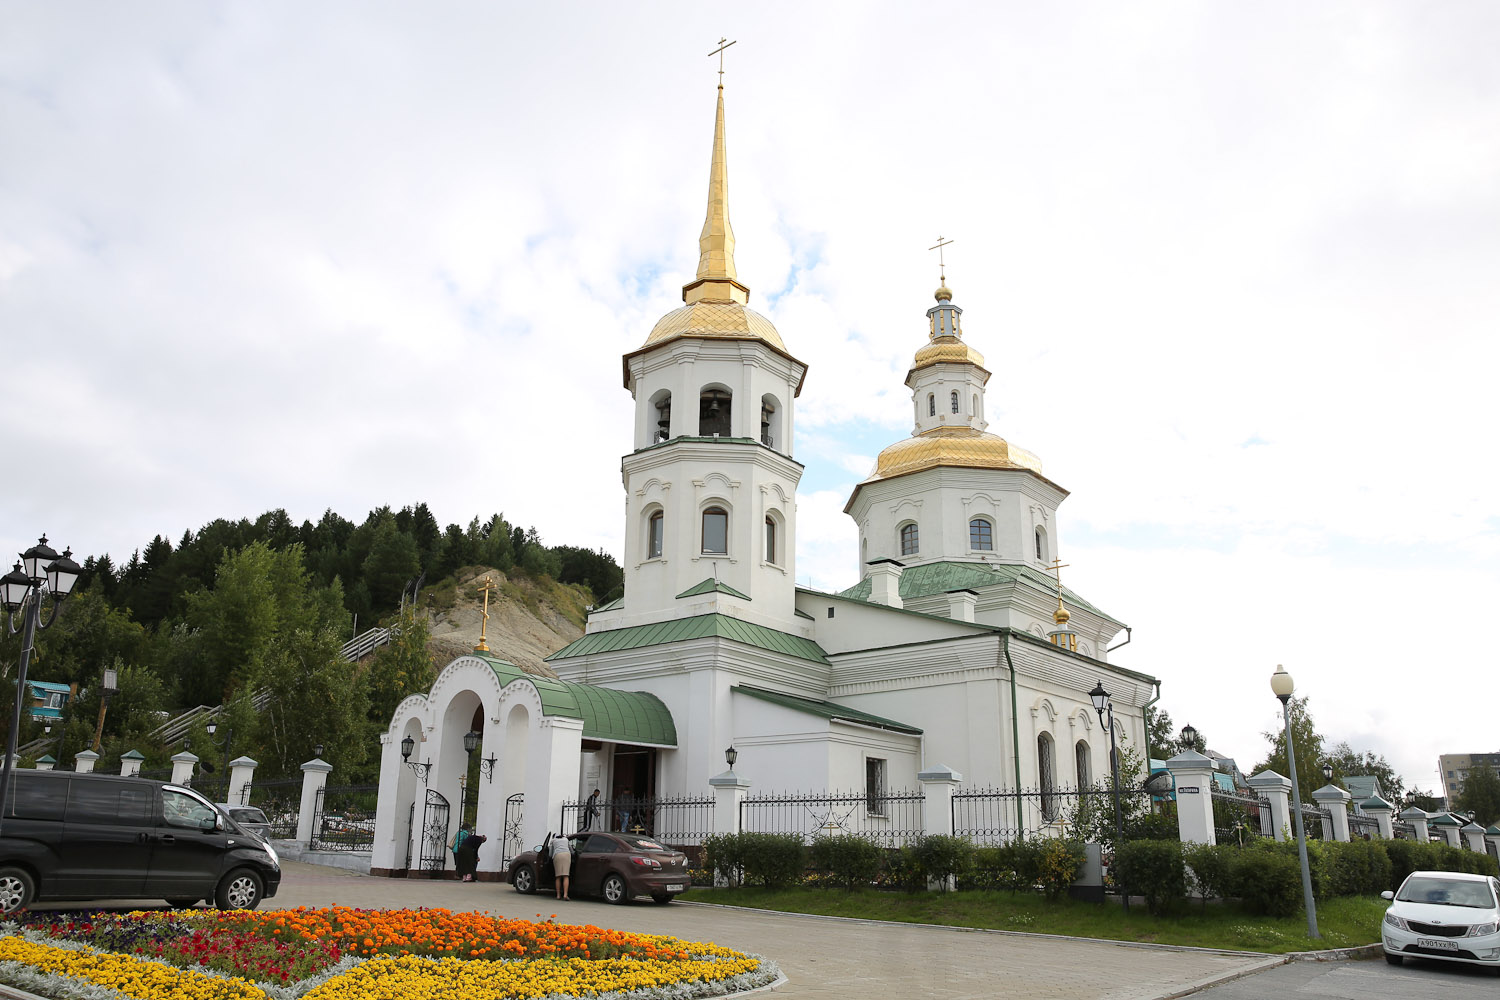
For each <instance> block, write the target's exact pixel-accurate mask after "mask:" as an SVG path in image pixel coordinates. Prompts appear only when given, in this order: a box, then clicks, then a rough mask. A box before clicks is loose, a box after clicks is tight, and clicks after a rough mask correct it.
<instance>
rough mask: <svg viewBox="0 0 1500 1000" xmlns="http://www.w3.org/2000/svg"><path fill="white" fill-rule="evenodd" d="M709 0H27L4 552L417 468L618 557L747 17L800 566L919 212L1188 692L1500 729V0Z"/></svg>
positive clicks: (828, 549)
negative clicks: (635, 446)
mask: <svg viewBox="0 0 1500 1000" xmlns="http://www.w3.org/2000/svg"><path fill="white" fill-rule="evenodd" d="M710 6H711V5H706V4H701V3H694V4H680V5H669V4H603V3H570V4H565V5H547V4H525V5H522V4H500V3H463V2H432V3H423V4H411V3H399V4H398V3H371V2H358V3H336V2H321V3H318V4H305V3H302V2H295V3H274V2H266V0H257V2H253V3H211V2H203V3H193V4H184V3H170V4H154V3H145V2H139V0H138V2H133V3H130V4H105V3H94V4H82V3H64V2H56V3H45V2H39V0H38V2H25V3H18V2H8V0H7V2H0V19H3V23H4V25H5V28H4V30H3V31H0V337H3V340H4V353H3V360H0V365H3V370H4V375H5V378H4V383H3V384H4V392H5V414H6V418H5V419H6V426H7V427H8V428H10V429H11V433H10V435H9V443H10V448H9V451H8V461H7V462H6V463H5V472H4V473H3V474H0V481H3V483H4V486H3V488H0V551H11V550H19V549H21V548H24V547H26V546H27V545H29V544H30V543H31V542H32V541H33V540H34V538H35V536H36V535H37V534H38V533H40V532H42V531H46V532H48V533H49V535H50V537H51V539H52V540H53V542H54V543H55V544H57V546H58V547H59V548H61V547H62V545H64V544H67V545H71V546H72V547H73V549H74V551H75V552H76V553H78V554H79V555H80V556H82V555H86V554H98V553H102V552H108V553H109V554H110V555H112V556H113V557H115V559H116V560H117V561H124V560H125V559H127V558H128V557H129V555H130V552H131V550H133V549H135V548H137V547H143V546H144V544H145V543H146V542H147V541H149V540H150V538H151V537H152V536H153V535H155V534H158V533H160V534H163V535H166V536H167V537H169V538H171V539H172V540H173V541H174V542H175V541H176V539H178V538H179V537H180V536H181V535H182V533H183V532H184V531H185V530H187V529H196V528H198V527H199V526H201V525H202V524H203V523H205V522H206V521H208V520H211V519H213V518H215V517H231V518H233V517H242V516H244V517H254V516H256V515H257V514H260V513H262V512H263V511H265V510H267V509H271V508H275V507H284V508H285V509H286V510H287V511H288V512H289V513H290V514H291V516H292V517H293V518H294V519H297V520H301V519H304V518H311V519H314V520H316V519H317V517H318V516H319V515H320V514H321V513H322V512H323V510H324V509H325V508H330V507H331V508H333V509H334V510H335V511H337V512H339V513H341V514H343V515H344V516H346V517H349V518H351V519H353V520H356V521H359V520H361V519H363V517H364V516H365V514H366V513H367V512H368V511H369V510H370V509H371V508H373V507H376V506H379V505H382V504H390V505H393V506H396V507H399V506H402V505H406V504H413V503H417V502H419V501H425V502H426V503H428V504H429V505H430V506H431V507H432V509H433V511H434V512H435V513H436V515H437V517H438V519H439V520H440V521H441V522H442V523H444V524H446V523H449V522H453V521H457V522H467V521H468V520H469V519H470V518H471V517H473V516H474V515H476V514H480V515H488V514H489V513H491V512H494V511H503V512H504V513H505V515H506V516H507V517H508V518H509V519H510V520H512V521H513V522H515V523H518V524H522V525H535V526H536V527H537V528H538V529H539V530H540V532H541V534H542V536H543V538H544V539H545V540H546V541H547V542H549V543H553V544H556V543H570V544H577V545H587V546H603V547H604V548H606V549H607V550H609V551H611V552H613V553H615V554H616V555H617V556H618V555H619V554H620V549H621V544H622V537H623V530H624V524H623V517H622V510H623V503H622V501H623V496H622V490H621V484H620V471H619V462H620V456H621V454H622V453H624V452H625V451H626V450H627V449H628V447H629V446H630V433H629V430H628V427H629V421H630V414H631V412H632V402H631V399H630V397H629V394H628V393H626V392H625V390H624V389H623V388H622V387H621V369H620V362H619V356H620V355H621V354H623V353H625V352H627V351H630V350H632V349H634V348H636V347H638V346H639V345H640V344H641V343H642V342H643V341H644V339H645V336H646V334H647V333H648V332H649V331H650V329H651V327H652V325H653V324H654V323H655V321H656V319H657V318H658V317H659V316H661V315H662V314H663V313H665V312H667V311H669V310H671V309H672V308H674V307H675V306H677V305H678V304H680V301H681V299H680V289H681V286H682V284H683V283H684V282H685V281H687V280H688V279H689V278H690V277H691V274H692V271H693V269H694V267H695V266H696V263H697V254H698V251H697V235H698V229H699V227H700V225H701V223H702V217H703V210H704V201H705V192H706V184H707V173H708V161H709V152H710V140H711V135H712V125H713V103H714V84H715V83H716V80H717V77H716V75H715V73H714V70H715V68H716V63H715V60H713V59H710V58H708V57H707V55H706V54H707V53H708V52H709V50H710V49H712V48H714V47H715V45H716V43H717V40H718V39H719V38H720V37H721V35H727V36H728V37H729V38H731V39H736V40H737V41H738V44H737V45H735V46H734V47H733V48H731V49H730V50H729V52H728V60H727V73H726V77H725V82H726V104H727V120H728V148H729V167H730V209H731V216H732V218H733V222H734V228H735V233H736V236H737V237H738V251H737V259H738V264H739V272H740V277H741V279H742V280H743V281H745V282H746V283H747V284H748V285H749V286H750V288H751V295H752V298H751V306H752V307H753V308H755V309H757V310H758V311H760V312H762V313H764V314H766V315H767V316H769V317H770V318H771V319H772V321H773V322H774V323H775V324H776V325H777V327H778V329H779V330H780V331H781V334H782V336H783V338H784V339H785V341H786V343H787V346H788V348H789V349H790V350H791V352H792V353H793V354H795V355H796V356H797V357H799V358H801V359H802V360H804V361H806V362H807V363H808V364H809V366H810V371H809V374H808V377H807V381H806V385H805V387H804V389H803V392H802V396H801V398H800V399H799V400H798V401H797V407H798V412H797V419H798V432H799V433H798V435H797V439H796V441H795V448H796V454H797V457H798V458H799V459H800V460H801V461H802V462H804V463H805V464H806V466H807V471H806V474H805V476H804V478H803V481H802V492H801V494H800V496H799V501H798V517H799V522H800V523H799V538H800V543H799V551H798V553H797V560H798V561H797V576H798V579H799V581H801V582H803V583H808V582H810V583H811V584H812V585H813V586H815V587H819V588H824V589H842V588H843V587H847V586H849V585H851V584H853V583H854V582H856V580H857V567H856V559H855V556H856V553H855V537H856V534H855V529H854V525H853V523H852V522H851V521H849V519H848V518H846V517H845V516H844V515H843V514H842V508H843V504H844V503H845V501H846V500H847V499H848V496H849V492H850V490H851V488H852V487H853V485H854V484H855V483H856V482H858V481H859V480H860V479H862V478H863V477H864V476H865V475H866V474H867V473H868V471H869V469H870V466H871V463H872V462H873V459H874V456H875V455H876V454H877V453H878V451H879V450H880V449H881V448H882V447H884V446H885V445H887V444H890V443H892V442H894V441H896V440H899V439H901V438H903V437H905V436H906V435H907V434H909V433H910V431H911V424H910V420H911V418H910V413H911V410H910V401H909V396H908V390H907V389H906V388H905V387H904V386H903V385H902V378H903V377H904V375H905V372H906V369H907V367H908V363H909V361H910V358H911V354H912V352H913V351H914V350H916V348H918V347H919V346H921V344H922V343H923V342H924V341H925V337H926V321H925V317H924V313H925V311H926V309H927V308H928V306H930V305H931V304H932V297H931V296H932V289H933V288H934V287H935V285H936V277H937V267H936V263H937V262H936V260H935V259H934V258H935V255H934V254H931V253H929V252H928V250H927V248H928V247H929V246H931V245H932V244H933V243H934V242H936V237H937V236H938V235H939V234H941V235H943V236H946V237H949V238H951V239H953V240H955V241H956V242H955V243H954V245H953V246H952V247H950V248H949V250H948V255H947V259H948V283H949V284H950V285H951V286H952V288H953V289H954V293H955V296H954V300H955V302H956V303H957V304H958V305H960V306H962V307H963V308H964V310H965V312H964V328H965V330H966V334H967V339H968V340H969V342H970V343H972V344H973V345H974V346H975V347H976V348H977V349H978V350H979V351H981V352H982V353H983V354H984V355H985V357H986V359H987V360H988V362H989V366H990V368H991V369H992V371H993V372H994V377H993V378H992V379H991V380H990V383H989V389H988V396H987V400H988V403H987V412H988V415H989V416H990V418H991V424H990V430H991V431H993V432H995V433H998V434H1000V435H1001V436H1003V437H1005V438H1007V439H1009V440H1011V441H1013V442H1015V443H1016V444H1018V445H1020V446H1021V447H1024V448H1027V449H1029V450H1031V451H1033V452H1035V453H1036V454H1038V455H1040V456H1041V458H1042V461H1043V467H1044V471H1045V473H1046V475H1047V476H1048V477H1049V478H1051V479H1052V480H1054V481H1055V482H1057V483H1059V484H1061V485H1062V486H1064V487H1065V488H1067V489H1069V490H1071V491H1072V496H1071V497H1070V498H1069V499H1068V500H1067V502H1066V503H1065V504H1064V505H1063V507H1062V509H1061V511H1060V512H1059V515H1058V545H1059V549H1060V554H1061V555H1062V557H1063V558H1064V560H1065V561H1067V562H1069V563H1070V564H1071V568H1070V569H1069V570H1067V571H1066V572H1067V574H1068V575H1067V576H1066V577H1065V580H1066V582H1068V583H1069V584H1070V585H1071V586H1073V587H1074V588H1076V589H1077V590H1078V591H1079V592H1080V593H1082V594H1083V595H1085V596H1086V597H1087V598H1088V599H1089V600H1091V601H1092V602H1094V603H1096V604H1098V605H1100V606H1101V607H1103V608H1105V609H1106V610H1108V611H1109V612H1110V613H1111V614H1113V615H1114V616H1115V617H1117V618H1119V619H1121V620H1123V621H1125V622H1127V623H1129V624H1130V625H1131V626H1132V627H1133V628H1134V640H1133V642H1132V644H1131V645H1130V646H1128V647H1126V648H1124V649H1122V650H1119V651H1118V652H1117V653H1115V654H1114V659H1115V661H1116V662H1118V663H1120V664H1122V665H1125V666H1128V667H1131V668H1134V669H1137V670H1143V671H1147V672H1149V673H1151V674H1153V675H1155V676H1158V677H1160V678H1161V679H1162V682H1163V701H1162V704H1163V706H1164V707H1165V708H1166V709H1167V710H1169V711H1170V712H1171V713H1172V715H1173V717H1174V719H1175V720H1176V722H1177V724H1178V725H1181V724H1182V723H1183V722H1189V721H1190V722H1192V723H1193V724H1194V725H1195V726H1197V727H1198V728H1199V729H1200V730H1202V731H1203V732H1204V733H1205V735H1206V736H1207V737H1208V739H1209V743H1210V745H1211V746H1212V747H1213V748H1214V749H1216V750H1218V751H1220V752H1223V753H1226V754H1229V755H1232V756H1235V757H1236V758H1238V759H1239V761H1240V763H1241V764H1242V766H1246V767H1248V766H1249V765H1251V764H1253V763H1255V762H1256V761H1257V760H1258V759H1259V758H1260V757H1261V756H1262V755H1263V753H1264V751H1265V747H1266V744H1265V741H1264V740H1263V739H1262V738H1261V735H1260V734H1261V732H1262V731H1264V730H1266V729H1268V728H1272V727H1273V726H1275V725H1276V724H1277V709H1278V705H1277V702H1276V701H1275V699H1274V697H1273V696H1272V694H1271V691H1270V688H1269V686H1268V680H1269V677H1270V675H1271V672H1272V671H1273V670H1274V669H1275V666H1276V664H1277V663H1285V664H1286V666H1287V668H1288V669H1289V670H1290V671H1291V672H1292V673H1293V675H1294V676H1295V677H1296V679H1297V682H1298V687H1299V692H1300V693H1305V694H1308V695H1310V696H1311V709H1312V711H1313V715H1314V717H1315V719H1316V720H1317V722H1318V724H1319V726H1320V728H1321V730H1322V731H1323V732H1324V733H1325V734H1326V735H1328V736H1329V737H1330V738H1332V739H1348V740H1349V741H1351V742H1352V743H1354V744H1355V746H1356V747H1357V748H1361V749H1373V750H1376V751H1378V752H1380V753H1383V754H1385V755H1386V756H1387V757H1388V758H1389V759H1390V760H1391V762H1392V763H1393V764H1394V765H1395V767H1396V768H1397V770H1398V771H1400V772H1401V773H1402V774H1403V775H1404V776H1405V777H1406V778H1407V780H1408V783H1410V782H1411V781H1413V780H1415V781H1416V782H1417V783H1419V784H1421V785H1422V786H1423V787H1428V788H1430V787H1433V786H1435V785H1436V784H1437V777H1436V774H1435V769H1436V757H1437V755H1438V754H1439V753H1442V752H1470V751H1492V750H1497V749H1500V725H1497V723H1496V721H1495V720H1496V711H1495V705H1496V695H1497V694H1500V673H1497V669H1496V667H1497V657H1496V654H1495V651H1494V650H1495V647H1494V641H1495V640H1494V636H1493V623H1494V621H1495V609H1496V608H1497V607H1500V516H1497V501H1496V496H1497V483H1500V473H1497V471H1496V459H1495V454H1494V453H1495V447H1494V439H1495V436H1496V434H1495V432H1496V430H1497V420H1496V417H1495V394H1496V377H1497V376H1496V373H1497V371H1500V338H1497V337H1496V317H1497V316H1500V282H1497V280H1496V277H1497V275H1500V60H1497V59H1496V58H1495V52H1496V51H1497V47H1500V5H1496V4H1494V3H1492V2H1473V3H1458V2H1452V3H1444V4H1418V3H1410V4H1392V3H1373V2H1358V3H1343V4H1341V3H1318V4H1307V3H1304V2H1300V0H1299V2H1294V3H1257V4H1218V3H1213V4H1210V3H1203V4H1173V3H1142V4H1128V5H1121V4H1118V3H1101V4H1097V5H1094V4H1080V3H1059V4H1030V3H992V2H991V3H983V4H971V5H965V4H956V5H955V4H948V5H943V6H942V7H933V6H931V5H917V4H888V5H876V4H850V5H838V4H833V3H826V4H807V3H795V4H781V5H778V4H769V3H767V4H754V5H744V4H742V5H739V6H738V7H737V8H734V9H733V11H732V12H731V13H723V12H721V13H710ZM714 9H717V8H714ZM725 10H726V11H728V10H730V8H725ZM1121 638H1123V636H1122V637H1121Z"/></svg>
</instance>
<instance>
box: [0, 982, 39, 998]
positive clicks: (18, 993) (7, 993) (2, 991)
mask: <svg viewBox="0 0 1500 1000" xmlns="http://www.w3.org/2000/svg"><path fill="white" fill-rule="evenodd" d="M0 1000H47V998H46V997H39V996H37V995H36V994H35V993H27V992H26V991H25V990H23V989H20V988H19V987H15V986H7V985H5V984H4V983H0Z"/></svg>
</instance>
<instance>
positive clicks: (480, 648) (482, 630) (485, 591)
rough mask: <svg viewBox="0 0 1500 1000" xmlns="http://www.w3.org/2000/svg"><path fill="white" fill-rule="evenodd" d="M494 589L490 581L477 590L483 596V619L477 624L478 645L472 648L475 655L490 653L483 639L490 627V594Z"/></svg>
mask: <svg viewBox="0 0 1500 1000" xmlns="http://www.w3.org/2000/svg"><path fill="white" fill-rule="evenodd" d="M494 589H495V584H494V583H493V582H492V581H490V580H486V581H484V586H483V587H480V588H479V593H480V594H481V595H483V596H484V610H482V611H481V612H480V614H481V615H482V616H483V618H482V619H481V620H480V623H479V645H477V646H475V647H474V652H476V653H488V652H489V651H490V647H489V646H486V645H485V643H484V639H485V634H486V633H487V632H488V631H489V627H490V594H491V593H492V592H493V591H494Z"/></svg>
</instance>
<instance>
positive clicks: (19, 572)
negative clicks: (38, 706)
mask: <svg viewBox="0 0 1500 1000" xmlns="http://www.w3.org/2000/svg"><path fill="white" fill-rule="evenodd" d="M81 572H82V570H81V569H80V568H79V566H78V564H77V563H76V562H74V561H73V550H72V549H65V550H64V551H63V554H62V555H61V556H59V555H58V554H57V553H56V552H54V551H53V550H52V548H51V547H50V546H48V545H47V536H46V535H43V536H42V537H41V539H40V540H39V541H38V542H37V543H36V544H35V545H33V546H32V547H31V548H29V549H27V550H26V551H25V552H23V553H21V561H20V562H18V563H16V568H15V569H13V570H11V571H10V572H9V573H7V574H5V575H4V576H3V577H0V604H4V605H5V611H6V627H7V628H8V629H9V630H10V634H11V635H15V634H16V633H17V632H18V631H19V632H21V633H22V637H21V663H20V667H19V669H17V671H16V704H15V706H14V708H13V710H12V711H11V717H10V735H9V736H7V737H6V740H5V763H4V765H3V767H0V816H4V815H5V797H6V794H7V792H9V790H10V773H11V770H12V768H13V765H14V764H15V759H16V737H17V736H18V735H19V734H20V731H21V702H23V701H25V699H26V668H27V667H28V666H29V665H30V664H31V650H32V646H33V645H34V644H35V642H36V633H37V629H45V628H48V627H49V626H51V624H52V623H53V622H54V621H56V620H57V609H58V608H59V607H60V606H61V605H62V602H63V601H64V600H65V599H66V598H67V596H68V595H69V594H71V593H72V592H73V585H74V584H75V583H77V582H78V574H79V573H81ZM43 595H46V596H49V597H51V598H52V610H51V611H50V612H49V613H48V615H47V620H46V621H45V622H43V621H42V597H43ZM17 611H19V612H20V613H21V621H22V627H21V628H20V629H17V628H16V612H17Z"/></svg>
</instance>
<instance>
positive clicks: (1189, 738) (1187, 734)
mask: <svg viewBox="0 0 1500 1000" xmlns="http://www.w3.org/2000/svg"><path fill="white" fill-rule="evenodd" d="M1177 745H1178V746H1180V747H1182V749H1184V750H1195V749H1197V747H1198V730H1196V729H1194V728H1193V724H1192V723H1191V722H1189V723H1188V724H1187V725H1185V726H1183V727H1182V732H1180V733H1178V734H1177Z"/></svg>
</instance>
